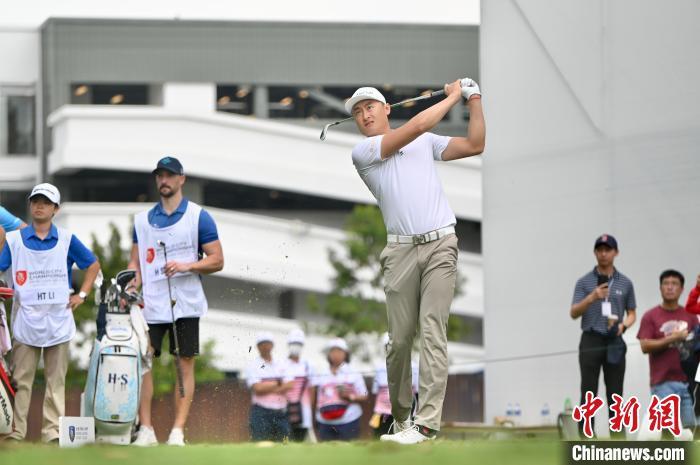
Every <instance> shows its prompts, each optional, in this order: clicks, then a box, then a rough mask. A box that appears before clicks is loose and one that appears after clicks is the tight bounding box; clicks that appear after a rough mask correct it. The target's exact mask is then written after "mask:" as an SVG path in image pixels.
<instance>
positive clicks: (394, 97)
mask: <svg viewBox="0 0 700 465" xmlns="http://www.w3.org/2000/svg"><path fill="white" fill-rule="evenodd" d="M358 87H360V86H359V85H358V86H352V87H348V86H342V87H340V86H270V87H269V88H268V108H269V115H270V118H297V119H311V120H316V119H339V118H345V117H347V116H348V115H347V113H346V111H345V106H344V104H345V100H347V99H348V98H349V97H350V96H351V95H352V94H353V92H355V90H357V88H358ZM373 87H376V88H377V89H379V91H380V92H382V95H384V97H385V98H386V101H387V103H389V104H393V103H396V102H399V101H401V100H406V99H409V98H412V97H417V96H419V95H423V94H425V93H430V92H431V91H433V90H434V89H431V88H418V87H397V86H392V85H389V84H385V85H375V86H373ZM441 98H444V97H437V98H434V99H426V100H423V101H419V102H410V103H407V104H406V105H402V106H400V107H396V108H393V109H392V111H391V118H392V119H395V120H408V119H410V118H412V117H413V116H415V115H416V114H418V113H420V112H421V111H423V110H424V109H426V108H428V107H429V106H431V105H433V104H435V102H437V101H439V99H441ZM446 118H448V116H446Z"/></svg>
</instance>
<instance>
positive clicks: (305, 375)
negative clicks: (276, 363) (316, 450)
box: [286, 329, 314, 442]
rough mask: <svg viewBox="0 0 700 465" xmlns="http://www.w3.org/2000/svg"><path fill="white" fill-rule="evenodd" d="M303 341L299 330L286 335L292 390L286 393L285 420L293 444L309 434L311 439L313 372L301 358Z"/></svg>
mask: <svg viewBox="0 0 700 465" xmlns="http://www.w3.org/2000/svg"><path fill="white" fill-rule="evenodd" d="M305 339H306V337H305V335H304V331H302V330H301V329H293V330H291V331H290V332H289V334H288V335H287V347H288V348H289V358H288V359H287V367H286V370H287V375H288V376H290V377H292V378H293V379H294V383H293V385H292V388H291V389H290V390H289V391H287V419H288V420H289V429H290V431H289V438H290V439H291V440H292V441H294V442H302V441H304V440H305V439H306V436H307V434H309V433H310V434H311V435H312V437H313V429H312V419H311V418H312V417H311V415H312V412H311V399H312V397H313V390H314V388H313V386H312V385H311V377H312V376H313V370H312V367H311V365H310V364H309V362H308V361H307V360H303V359H302V358H301V351H302V350H303V349H304V342H305Z"/></svg>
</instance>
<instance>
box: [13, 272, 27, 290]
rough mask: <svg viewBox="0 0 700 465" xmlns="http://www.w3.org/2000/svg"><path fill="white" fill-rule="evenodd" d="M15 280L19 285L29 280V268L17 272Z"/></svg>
mask: <svg viewBox="0 0 700 465" xmlns="http://www.w3.org/2000/svg"><path fill="white" fill-rule="evenodd" d="M15 281H16V282H17V285H18V286H22V285H24V283H26V282H27V270H19V271H18V272H17V273H15Z"/></svg>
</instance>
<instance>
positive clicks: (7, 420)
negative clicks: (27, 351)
mask: <svg viewBox="0 0 700 465" xmlns="http://www.w3.org/2000/svg"><path fill="white" fill-rule="evenodd" d="M13 295H14V292H13V290H12V289H10V288H8V287H7V286H6V284H5V282H4V281H2V280H0V435H2V434H10V433H12V426H13V421H14V413H13V410H12V400H13V399H14V397H15V391H14V389H12V386H11V385H10V376H9V370H8V369H7V365H6V364H5V359H4V358H3V357H4V356H5V354H6V353H7V352H8V351H9V350H10V349H11V348H12V345H11V344H10V332H9V330H8V328H7V318H5V303H4V302H5V299H10V298H12V296H13Z"/></svg>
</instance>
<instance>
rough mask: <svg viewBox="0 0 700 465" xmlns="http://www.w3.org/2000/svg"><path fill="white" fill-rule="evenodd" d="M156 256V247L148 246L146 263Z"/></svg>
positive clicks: (151, 261)
mask: <svg viewBox="0 0 700 465" xmlns="http://www.w3.org/2000/svg"><path fill="white" fill-rule="evenodd" d="M155 258H156V249H154V248H153V247H149V248H148V250H146V262H147V263H153V260H154V259H155Z"/></svg>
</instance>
